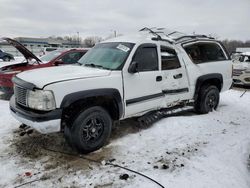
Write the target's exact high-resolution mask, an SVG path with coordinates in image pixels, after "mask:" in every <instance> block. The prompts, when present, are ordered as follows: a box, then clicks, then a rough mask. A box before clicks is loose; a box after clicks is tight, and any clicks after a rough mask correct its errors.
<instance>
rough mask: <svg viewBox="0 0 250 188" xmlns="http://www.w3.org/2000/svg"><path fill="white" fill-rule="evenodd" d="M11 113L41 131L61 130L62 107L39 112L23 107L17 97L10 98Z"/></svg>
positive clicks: (45, 132) (44, 132)
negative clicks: (16, 100)
mask: <svg viewBox="0 0 250 188" xmlns="http://www.w3.org/2000/svg"><path fill="white" fill-rule="evenodd" d="M10 111H11V114H12V115H13V116H14V117H15V118H16V119H17V120H18V121H20V122H22V123H23V124H25V125H28V126H30V127H32V128H34V129H35V130H37V131H38V132H40V133H43V134H47V133H53V132H59V131H61V115H62V110H61V109H55V110H53V111H50V112H37V111H33V110H30V109H26V108H22V107H20V106H19V105H17V104H16V102H15V97H14V96H12V97H11V99H10Z"/></svg>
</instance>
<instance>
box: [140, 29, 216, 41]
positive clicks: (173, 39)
mask: <svg viewBox="0 0 250 188" xmlns="http://www.w3.org/2000/svg"><path fill="white" fill-rule="evenodd" d="M164 30H165V28H155V27H154V28H148V27H144V28H142V29H140V30H139V31H148V32H149V33H152V34H153V35H155V36H156V38H152V40H161V41H167V42H169V43H174V42H175V43H179V42H183V41H181V40H182V39H185V38H187V39H199V38H204V39H215V38H213V37H209V36H206V35H186V34H184V33H181V32H179V31H171V30H170V33H168V32H167V33H166V32H164ZM160 34H162V35H163V36H161V35H160ZM173 34H179V35H181V36H178V37H176V38H174V37H173V36H172V35H173ZM164 36H166V37H167V38H169V39H167V38H162V37H164ZM184 41H188V40H184Z"/></svg>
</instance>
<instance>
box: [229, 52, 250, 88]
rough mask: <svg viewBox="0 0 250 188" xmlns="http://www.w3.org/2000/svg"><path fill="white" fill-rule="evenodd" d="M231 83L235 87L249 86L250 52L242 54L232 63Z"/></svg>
mask: <svg viewBox="0 0 250 188" xmlns="http://www.w3.org/2000/svg"><path fill="white" fill-rule="evenodd" d="M233 82H234V84H235V85H245V86H250V52H244V53H241V54H240V55H239V57H238V58H237V59H235V60H234V61H233Z"/></svg>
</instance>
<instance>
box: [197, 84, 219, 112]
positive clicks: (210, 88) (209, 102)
mask: <svg viewBox="0 0 250 188" xmlns="http://www.w3.org/2000/svg"><path fill="white" fill-rule="evenodd" d="M219 101H220V92H219V89H218V88H217V87H216V86H214V85H205V86H202V87H201V89H200V92H199V95H198V99H197V100H196V102H195V110H196V112H197V113H200V114H207V113H209V112H211V111H213V110H216V109H217V107H218V104H219Z"/></svg>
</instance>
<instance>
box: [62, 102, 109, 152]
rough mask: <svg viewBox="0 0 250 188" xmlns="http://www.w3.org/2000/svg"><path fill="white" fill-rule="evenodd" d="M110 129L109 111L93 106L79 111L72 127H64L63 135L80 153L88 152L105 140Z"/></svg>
mask: <svg viewBox="0 0 250 188" xmlns="http://www.w3.org/2000/svg"><path fill="white" fill-rule="evenodd" d="M111 129H112V119H111V117H110V115H109V113H108V112H107V111H106V110H105V109H104V108H102V107H100V106H94V107H90V108H88V109H86V110H84V111H83V112H81V113H80V114H79V115H78V116H77V117H76V119H75V120H74V122H73V124H72V127H65V136H66V140H68V142H69V144H70V145H71V146H73V147H74V148H76V149H77V150H78V151H79V152H80V153H89V152H92V151H95V150H98V149H99V148H101V147H102V146H103V145H104V144H105V143H106V142H107V140H108V139H109V137H110V134H111Z"/></svg>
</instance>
